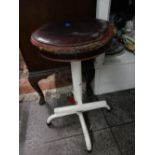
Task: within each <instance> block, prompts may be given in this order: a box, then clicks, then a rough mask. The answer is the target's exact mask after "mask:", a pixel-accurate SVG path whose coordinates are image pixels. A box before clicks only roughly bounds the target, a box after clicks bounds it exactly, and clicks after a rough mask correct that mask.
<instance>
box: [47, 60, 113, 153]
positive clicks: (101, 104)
mask: <svg viewBox="0 0 155 155" xmlns="http://www.w3.org/2000/svg"><path fill="white" fill-rule="evenodd" d="M71 71H72V81H73V94H74V99H75V101H76V105H72V106H65V107H60V108H55V109H54V114H52V115H51V116H49V117H48V119H47V124H50V123H51V121H52V120H53V119H55V118H59V117H63V116H67V115H72V114H77V115H78V117H79V119H80V123H81V127H82V130H83V134H84V138H85V142H86V147H87V150H88V151H91V150H92V144H91V140H90V135H89V132H88V128H87V125H86V122H85V119H84V117H83V112H85V111H89V110H94V109H99V108H106V109H108V110H110V106H109V105H108V104H107V102H106V101H97V102H91V103H86V104H83V103H82V75H81V61H73V62H71Z"/></svg>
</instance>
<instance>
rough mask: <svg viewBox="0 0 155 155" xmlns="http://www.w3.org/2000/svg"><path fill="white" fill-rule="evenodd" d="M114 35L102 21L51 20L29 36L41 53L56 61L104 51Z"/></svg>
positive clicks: (91, 56)
mask: <svg viewBox="0 0 155 155" xmlns="http://www.w3.org/2000/svg"><path fill="white" fill-rule="evenodd" d="M112 36H113V32H112V27H111V25H110V24H109V23H108V22H106V21H104V20H98V19H94V20H85V21H65V22H59V21H56V22H50V23H48V24H46V25H44V26H42V27H40V28H39V29H38V30H36V31H35V32H34V33H33V34H32V35H31V42H32V44H33V45H35V46H36V47H38V48H39V49H40V53H41V55H43V56H45V57H46V58H49V59H52V60H55V61H65V62H69V61H72V60H86V59H91V58H94V57H96V56H97V55H99V54H101V53H103V52H104V51H105V49H106V48H107V46H108V43H109V42H110V40H111V38H112Z"/></svg>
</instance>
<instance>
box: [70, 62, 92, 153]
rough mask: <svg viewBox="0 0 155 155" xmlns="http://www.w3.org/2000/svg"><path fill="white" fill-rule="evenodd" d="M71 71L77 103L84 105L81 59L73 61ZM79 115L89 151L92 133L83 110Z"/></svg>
mask: <svg viewBox="0 0 155 155" xmlns="http://www.w3.org/2000/svg"><path fill="white" fill-rule="evenodd" d="M71 72H72V82H73V94H74V99H75V101H76V104H78V105H82V69H81V61H72V62H71ZM77 115H78V116H79V119H80V123H81V127H82V131H83V135H84V138H85V142H86V147H87V151H91V150H92V144H91V140H90V135H89V132H88V129H87V125H86V122H85V119H84V116H83V113H82V112H77Z"/></svg>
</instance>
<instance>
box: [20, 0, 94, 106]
mask: <svg viewBox="0 0 155 155" xmlns="http://www.w3.org/2000/svg"><path fill="white" fill-rule="evenodd" d="M95 13H96V0H84V1H83V0H74V1H73V0H65V1H62V0H44V1H42V0H20V1H19V19H20V21H19V45H20V50H21V52H22V55H23V57H24V60H25V62H26V65H27V67H28V70H29V82H30V83H31V85H32V86H33V88H34V89H35V90H36V91H37V92H38V93H39V95H40V104H43V103H44V102H45V100H44V95H43V93H42V91H41V89H40V87H39V85H38V81H39V80H40V79H43V78H46V77H47V76H49V75H50V74H52V73H53V68H59V67H62V66H64V65H68V63H60V62H59V63H58V62H52V61H49V60H47V59H44V58H43V57H41V56H40V55H37V54H36V52H37V51H38V49H37V48H34V47H33V46H32V45H31V43H30V36H31V34H32V32H33V31H34V30H36V29H37V28H38V27H39V26H40V25H43V24H44V23H46V22H48V21H52V20H68V19H82V18H83V19H85V18H94V17H95ZM87 64H89V63H88V62H86V65H87ZM89 66H92V67H93V65H92V64H91V65H89ZM91 74H93V71H92V73H91ZM87 77H88V76H87ZM88 81H91V80H90V79H88Z"/></svg>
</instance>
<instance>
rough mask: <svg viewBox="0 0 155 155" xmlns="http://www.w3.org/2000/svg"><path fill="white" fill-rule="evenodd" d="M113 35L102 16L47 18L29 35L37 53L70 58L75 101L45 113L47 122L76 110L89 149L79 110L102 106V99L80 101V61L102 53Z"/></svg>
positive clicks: (48, 123) (58, 58)
mask: <svg viewBox="0 0 155 155" xmlns="http://www.w3.org/2000/svg"><path fill="white" fill-rule="evenodd" d="M112 37H113V32H112V27H111V25H110V24H109V23H108V22H107V21H104V20H99V19H91V20H85V21H61V22H60V21H54V22H50V23H48V24H46V25H44V26H42V27H40V28H39V29H38V30H36V31H35V32H34V33H33V34H32V35H31V43H32V44H33V45H34V46H36V47H38V48H39V49H40V50H38V53H39V54H41V55H42V56H43V57H45V58H47V59H50V60H52V61H60V62H70V63H71V73H72V81H73V95H74V99H75V102H76V104H75V105H72V106H65V107H58V108H55V109H54V114H52V115H51V116H49V117H48V119H47V125H50V124H51V121H52V120H53V119H56V118H59V117H63V116H67V115H72V114H77V115H78V117H79V119H80V123H81V127H82V130H83V134H84V138H85V142H86V147H87V150H88V151H91V150H92V144H91V140H90V135H89V132H88V128H87V126H86V122H85V119H84V117H83V112H85V111H89V110H94V109H99V108H106V109H108V110H110V106H109V105H108V104H107V102H106V101H96V102H91V103H85V104H83V103H82V75H81V74H82V73H81V61H83V60H89V59H92V58H95V57H96V56H98V55H99V54H101V53H104V52H105V51H106V49H107V47H108V45H109V44H110V41H111V39H112Z"/></svg>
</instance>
